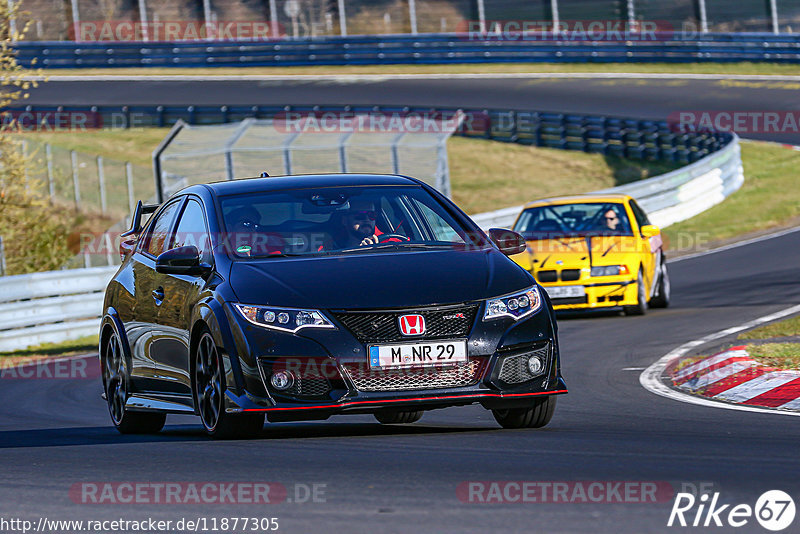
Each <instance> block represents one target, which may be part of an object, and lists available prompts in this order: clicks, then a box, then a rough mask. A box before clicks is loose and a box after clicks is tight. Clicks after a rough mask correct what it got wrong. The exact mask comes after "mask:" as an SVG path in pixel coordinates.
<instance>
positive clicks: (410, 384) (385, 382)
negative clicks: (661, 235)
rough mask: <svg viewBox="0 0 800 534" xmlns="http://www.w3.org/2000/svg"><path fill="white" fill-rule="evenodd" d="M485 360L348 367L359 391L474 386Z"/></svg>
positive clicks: (349, 373) (354, 365)
mask: <svg viewBox="0 0 800 534" xmlns="http://www.w3.org/2000/svg"><path fill="white" fill-rule="evenodd" d="M483 363H484V360H477V359H476V360H470V361H468V362H464V363H461V364H458V365H456V366H454V367H409V368H402V369H370V368H369V367H368V366H367V365H366V364H348V365H345V366H344V369H345V371H346V372H347V374H348V375H350V378H351V379H352V380H353V384H354V385H355V386H356V389H357V390H359V391H409V390H415V389H440V388H457V387H464V386H471V385H474V384H477V383H478V380H480V378H481V374H482V371H483Z"/></svg>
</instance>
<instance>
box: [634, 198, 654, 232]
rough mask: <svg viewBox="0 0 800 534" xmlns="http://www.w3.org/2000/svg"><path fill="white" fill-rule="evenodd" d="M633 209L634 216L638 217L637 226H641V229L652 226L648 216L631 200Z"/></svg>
mask: <svg viewBox="0 0 800 534" xmlns="http://www.w3.org/2000/svg"><path fill="white" fill-rule="evenodd" d="M631 209H632V210H633V216H634V217H636V224H638V225H639V228H641V227H642V226H645V225H648V224H650V219H648V218H647V214H646V213H645V212H644V210H643V209H642V208H640V207H639V204H637V203H636V201H634V200H631Z"/></svg>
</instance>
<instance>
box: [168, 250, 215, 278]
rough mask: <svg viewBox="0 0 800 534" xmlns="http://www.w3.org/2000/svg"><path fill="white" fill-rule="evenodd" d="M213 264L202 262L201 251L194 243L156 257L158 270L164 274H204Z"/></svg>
mask: <svg viewBox="0 0 800 534" xmlns="http://www.w3.org/2000/svg"><path fill="white" fill-rule="evenodd" d="M210 269H211V266H210V265H208V264H205V263H200V251H199V250H197V247H196V246H194V245H189V246H187V247H178V248H173V249H172V250H168V251H166V252H163V253H161V254H160V255H159V256H158V258H156V272H159V273H163V274H186V275H203V274H205V273H207V272H208V271H209V270H210Z"/></svg>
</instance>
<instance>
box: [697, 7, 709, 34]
mask: <svg viewBox="0 0 800 534" xmlns="http://www.w3.org/2000/svg"><path fill="white" fill-rule="evenodd" d="M697 7H698V8H699V11H700V31H701V32H703V33H708V13H707V12H706V0H697Z"/></svg>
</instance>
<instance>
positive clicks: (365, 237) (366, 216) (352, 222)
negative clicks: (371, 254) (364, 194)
mask: <svg viewBox="0 0 800 534" xmlns="http://www.w3.org/2000/svg"><path fill="white" fill-rule="evenodd" d="M376 217H377V215H376V213H375V204H374V203H373V202H372V201H371V200H367V199H359V198H356V199H350V206H349V208H348V209H347V210H346V211H344V212H342V213H340V214H338V218H339V225H338V226H337V228H335V230H334V232H333V242H334V244H335V245H334V246H335V248H340V249H348V248H354V247H363V246H367V245H377V244H378V236H377V235H376V231H375V219H376ZM326 248H327V247H326Z"/></svg>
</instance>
